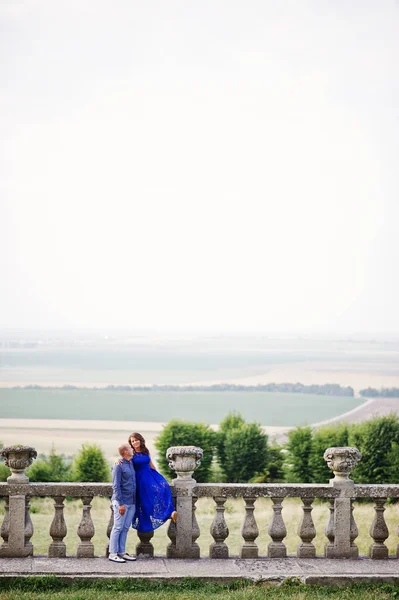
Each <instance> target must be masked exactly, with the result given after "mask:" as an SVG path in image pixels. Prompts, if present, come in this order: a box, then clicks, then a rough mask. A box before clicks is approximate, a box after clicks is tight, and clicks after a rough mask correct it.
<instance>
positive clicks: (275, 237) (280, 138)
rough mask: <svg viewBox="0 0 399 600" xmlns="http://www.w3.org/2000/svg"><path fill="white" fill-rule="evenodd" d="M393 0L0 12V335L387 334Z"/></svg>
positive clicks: (49, 2) (130, 3)
mask: <svg viewBox="0 0 399 600" xmlns="http://www.w3.org/2000/svg"><path fill="white" fill-rule="evenodd" d="M398 32H399V2H398V1H397V0H380V1H378V2H376V1H375V0H351V1H350V2H343V1H342V2H341V1H339V0H338V1H336V0H334V1H333V0H302V1H301V2H297V1H296V0H284V2H282V1H281V0H245V1H244V0H240V1H237V0H200V1H199V0H196V1H193V0H168V1H167V2H166V1H165V0H147V1H146V2H142V1H141V0H112V1H111V0H109V1H108V0H107V1H106V0H96V1H95V2H93V1H92V0H90V1H89V0H57V1H56V2H54V0H24V1H20V0H0V56H1V61H0V63H1V66H0V92H1V93H0V131H1V136H0V137H1V148H0V327H10V328H15V327H20V328H49V329H51V328H64V329H68V328H79V327H82V328H107V327H109V328H118V329H124V328H127V329H130V330H131V329H146V330H157V331H172V330H173V331H182V332H185V331H194V330H195V331H207V332H209V331H224V332H231V333H237V332H249V331H254V332H257V331H262V332H269V331H270V332H273V331H282V332H291V331H292V332H296V331H298V332H319V331H320V332H321V331H326V332H335V331H336V332H343V333H345V332H346V333H352V332H360V333H366V334H367V333H369V332H370V333H371V332H373V333H375V332H381V333H384V332H390V333H392V332H399V308H398V306H399V278H398V259H399V250H398V248H399V244H398V234H397V231H398V223H399V194H398V192H399V183H398V180H399V176H398V173H399V168H398V166H399V165H398V157H399V152H398V151H399V141H398V140H399V118H398V117H399V76H398V60H399V33H398Z"/></svg>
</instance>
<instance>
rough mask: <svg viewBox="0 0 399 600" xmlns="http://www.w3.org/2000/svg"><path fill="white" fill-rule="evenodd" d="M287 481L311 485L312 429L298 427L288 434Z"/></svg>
mask: <svg viewBox="0 0 399 600" xmlns="http://www.w3.org/2000/svg"><path fill="white" fill-rule="evenodd" d="M286 449H287V456H286V466H285V470H286V481H289V482H292V483H311V482H312V481H313V473H312V468H311V465H310V457H311V454H312V428H311V427H296V428H295V429H292V430H291V431H290V432H289V433H288V442H287V445H286Z"/></svg>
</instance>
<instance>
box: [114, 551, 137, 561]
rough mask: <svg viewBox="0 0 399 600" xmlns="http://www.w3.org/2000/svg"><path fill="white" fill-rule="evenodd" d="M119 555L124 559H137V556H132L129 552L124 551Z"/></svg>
mask: <svg viewBox="0 0 399 600" xmlns="http://www.w3.org/2000/svg"><path fill="white" fill-rule="evenodd" d="M118 556H119V557H120V558H123V560H136V557H135V556H131V554H128V553H127V552H124V553H123V554H118Z"/></svg>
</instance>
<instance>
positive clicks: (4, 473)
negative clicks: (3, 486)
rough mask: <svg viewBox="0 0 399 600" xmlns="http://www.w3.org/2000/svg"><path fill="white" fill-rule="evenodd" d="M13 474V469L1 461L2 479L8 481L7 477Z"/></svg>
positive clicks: (0, 474)
mask: <svg viewBox="0 0 399 600" xmlns="http://www.w3.org/2000/svg"><path fill="white" fill-rule="evenodd" d="M10 475H11V471H10V469H9V468H8V467H6V466H5V464H4V463H3V462H1V463H0V481H7V477H9V476H10Z"/></svg>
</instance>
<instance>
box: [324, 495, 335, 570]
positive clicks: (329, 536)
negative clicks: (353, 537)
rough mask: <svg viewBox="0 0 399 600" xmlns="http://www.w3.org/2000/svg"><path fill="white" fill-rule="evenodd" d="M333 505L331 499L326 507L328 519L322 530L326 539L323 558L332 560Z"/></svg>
mask: <svg viewBox="0 0 399 600" xmlns="http://www.w3.org/2000/svg"><path fill="white" fill-rule="evenodd" d="M334 503H335V501H334V500H333V499H332V500H330V506H329V507H328V508H329V510H330V517H329V519H328V523H327V525H326V528H325V530H324V533H325V534H326V538H327V539H328V542H327V544H326V545H325V546H324V556H325V557H326V558H333V556H334Z"/></svg>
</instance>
